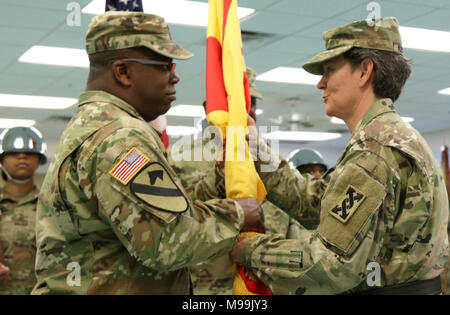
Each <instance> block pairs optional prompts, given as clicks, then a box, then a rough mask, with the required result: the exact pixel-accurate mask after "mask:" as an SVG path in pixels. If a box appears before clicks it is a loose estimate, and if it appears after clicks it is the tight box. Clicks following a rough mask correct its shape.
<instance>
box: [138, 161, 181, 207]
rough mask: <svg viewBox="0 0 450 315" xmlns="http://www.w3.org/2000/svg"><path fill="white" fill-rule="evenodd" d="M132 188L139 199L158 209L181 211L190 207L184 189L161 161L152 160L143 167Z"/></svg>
mask: <svg viewBox="0 0 450 315" xmlns="http://www.w3.org/2000/svg"><path fill="white" fill-rule="evenodd" d="M130 190H131V192H132V193H133V195H134V196H136V197H137V198H138V199H139V200H141V201H143V202H144V203H145V204H147V205H150V206H151V207H153V208H155V209H157V210H162V211H168V212H175V213H181V212H184V211H186V210H187V209H188V208H189V202H188V200H187V198H186V197H185V195H184V193H183V191H181V189H180V188H179V187H178V186H177V184H176V183H175V181H174V179H173V178H172V177H171V176H170V174H169V172H168V171H167V170H166V168H165V167H164V166H163V165H162V164H161V163H159V162H152V163H150V164H148V165H147V166H146V167H145V168H144V169H142V171H141V172H140V173H139V174H138V175H137V176H136V177H135V178H133V180H132V181H131V184H130Z"/></svg>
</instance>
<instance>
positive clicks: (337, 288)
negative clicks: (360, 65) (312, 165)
mask: <svg viewBox="0 0 450 315" xmlns="http://www.w3.org/2000/svg"><path fill="white" fill-rule="evenodd" d="M394 130H395V132H394ZM325 176H326V179H325V180H326V181H328V186H327V189H326V190H325V192H324V194H323V197H322V201H321V213H320V216H321V218H320V225H319V227H318V229H317V230H316V231H306V230H305V231H303V232H302V236H301V239H299V240H284V239H282V238H280V237H277V236H259V237H254V238H252V239H250V240H248V241H247V242H246V244H245V246H244V248H243V251H242V261H243V263H244V265H246V266H248V267H252V268H256V269H254V272H255V274H257V275H258V276H259V277H261V279H263V280H264V281H265V283H266V284H267V285H269V286H270V288H271V289H272V290H273V292H274V293H277V294H336V293H342V292H346V291H348V290H352V292H361V291H367V290H369V289H371V286H370V285H371V284H373V282H370V281H366V280H367V276H368V274H369V272H370V271H372V270H374V272H376V270H378V271H380V274H379V276H380V282H379V283H377V286H376V287H385V286H393V285H397V284H401V283H405V282H412V281H415V280H428V279H435V278H436V277H438V276H439V275H440V274H441V273H442V271H443V268H444V264H445V262H446V260H447V255H448V238H447V230H446V229H447V213H448V201H447V200H446V198H444V197H445V196H446V194H445V187H444V185H443V182H442V177H441V175H440V172H439V166H438V165H437V162H436V160H435V159H434V158H433V155H432V153H431V150H430V149H429V148H428V145H427V144H426V143H425V141H424V140H423V138H422V137H421V136H420V135H419V134H418V132H416V131H415V130H414V129H413V128H412V127H411V126H410V125H409V124H407V123H405V122H403V121H402V119H401V118H400V116H398V115H397V114H396V113H395V111H394V108H393V104H392V101H391V100H390V99H382V100H380V101H378V102H377V103H375V104H374V105H373V106H372V107H371V108H370V110H369V111H368V112H367V113H366V114H365V115H364V117H363V119H362V120H361V121H360V122H359V124H358V126H357V127H356V128H355V130H354V132H353V134H352V137H351V139H350V141H349V143H348V145H347V147H346V149H345V151H344V153H343V154H342V156H341V157H340V159H339V160H338V162H337V164H336V166H335V167H334V168H332V169H330V170H329V171H328V172H327V173H326V175H325ZM261 178H262V179H263V181H264V183H265V185H266V187H267V190H268V191H269V192H272V194H274V195H275V197H276V195H278V194H284V192H285V191H290V192H291V193H290V194H289V195H287V196H286V195H284V197H285V199H284V200H285V202H286V205H285V206H284V209H292V208H289V207H287V206H288V205H289V204H290V203H292V202H293V201H292V200H295V199H301V198H303V197H304V196H305V194H306V195H307V192H306V191H305V187H307V186H305V185H304V183H303V178H301V177H298V178H296V179H292V176H291V175H290V172H289V171H288V166H287V163H286V162H282V163H280V168H279V169H278V170H277V172H275V174H270V173H267V174H264V173H261ZM274 187H276V188H274ZM270 197H271V196H268V198H270ZM272 198H273V196H272ZM280 199H281V200H282V198H281V196H280ZM298 204H300V205H301V203H300V202H299V203H298ZM294 210H295V208H294ZM275 245H276V246H275ZM378 266H379V268H378ZM371 268H373V269H371ZM377 268H378V269H377ZM374 277H375V275H374ZM375 279H376V278H375ZM374 281H375V280H374Z"/></svg>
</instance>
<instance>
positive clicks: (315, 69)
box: [302, 46, 353, 75]
mask: <svg viewBox="0 0 450 315" xmlns="http://www.w3.org/2000/svg"><path fill="white" fill-rule="evenodd" d="M352 48H353V46H342V47H338V48H335V49H330V50H325V51H322V52H321V53H319V54H317V55H316V56H314V57H313V58H312V59H311V60H309V61H308V62H305V63H304V64H303V65H302V67H303V69H305V70H306V71H308V72H309V73H312V74H317V75H322V74H323V63H324V62H326V61H328V60H331V59H333V58H335V57H337V56H340V55H342V54H343V53H345V52H347V51H349V50H350V49H352Z"/></svg>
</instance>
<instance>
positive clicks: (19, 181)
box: [0, 167, 33, 184]
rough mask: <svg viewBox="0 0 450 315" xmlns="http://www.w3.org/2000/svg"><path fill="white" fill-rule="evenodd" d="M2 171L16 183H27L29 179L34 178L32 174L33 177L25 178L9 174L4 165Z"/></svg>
mask: <svg viewBox="0 0 450 315" xmlns="http://www.w3.org/2000/svg"><path fill="white" fill-rule="evenodd" d="M0 171H1V172H2V173H3V174H4V175H5V176H6V178H7V179H8V180H11V181H13V182H14V183H16V184H26V183H28V182H29V181H31V180H33V175H31V177H29V178H25V179H17V178H13V177H12V176H11V175H9V173H8V172H7V171H6V169H5V168H4V167H2V168H0Z"/></svg>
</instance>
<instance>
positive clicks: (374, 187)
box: [318, 164, 386, 255]
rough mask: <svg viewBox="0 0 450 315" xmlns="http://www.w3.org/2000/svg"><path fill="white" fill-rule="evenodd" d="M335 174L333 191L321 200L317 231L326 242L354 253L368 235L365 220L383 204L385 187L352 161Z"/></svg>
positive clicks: (342, 250)
mask: <svg viewBox="0 0 450 315" xmlns="http://www.w3.org/2000/svg"><path fill="white" fill-rule="evenodd" d="M333 175H334V176H333ZM336 175H337V174H332V175H331V183H330V186H329V188H330V189H331V191H328V192H326V195H325V196H324V199H323V200H322V205H321V209H322V211H321V218H320V224H319V228H318V233H319V235H320V236H321V237H322V239H323V240H324V241H325V242H327V243H329V244H330V245H332V246H334V247H336V248H337V249H338V250H339V251H340V252H342V253H344V254H345V255H351V254H352V253H353V252H354V250H355V249H356V248H357V247H358V245H359V243H360V242H361V241H362V239H363V238H364V237H365V234H366V231H367V229H365V228H364V227H365V226H366V222H368V221H367V220H368V219H370V217H371V215H372V214H373V213H375V212H376V210H377V209H378V208H379V207H380V205H381V203H382V202H383V199H384V197H385V196H386V189H385V187H384V186H383V185H382V184H381V183H380V182H379V181H377V180H375V179H374V178H372V177H371V176H370V175H369V174H367V172H366V171H365V170H363V169H362V168H361V167H359V166H356V165H353V164H348V165H345V167H344V170H343V172H342V173H340V174H339V176H336Z"/></svg>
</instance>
